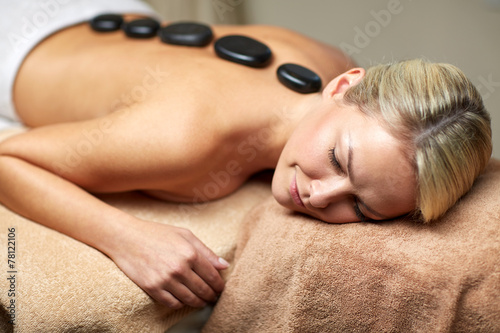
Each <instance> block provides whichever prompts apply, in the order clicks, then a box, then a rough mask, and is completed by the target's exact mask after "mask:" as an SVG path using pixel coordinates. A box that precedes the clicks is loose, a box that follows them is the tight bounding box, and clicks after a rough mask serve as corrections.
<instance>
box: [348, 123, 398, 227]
mask: <svg viewBox="0 0 500 333" xmlns="http://www.w3.org/2000/svg"><path fill="white" fill-rule="evenodd" d="M353 155H354V149H353V148H352V140H351V133H348V149H347V174H348V175H349V178H351V182H352V183H354V173H353V172H352V171H353V169H354V168H353V166H352V159H353ZM358 202H359V203H360V204H361V206H363V207H364V208H365V209H366V210H367V211H368V212H370V213H371V214H372V215H375V216H377V217H379V218H381V219H384V220H386V219H388V218H389V217H388V216H385V215H384V214H380V213H379V212H377V211H375V210H374V209H372V208H370V207H369V206H368V205H366V203H365V202H364V201H363V200H361V198H360V197H358Z"/></svg>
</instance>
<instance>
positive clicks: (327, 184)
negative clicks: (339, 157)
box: [309, 177, 352, 208]
mask: <svg viewBox="0 0 500 333" xmlns="http://www.w3.org/2000/svg"><path fill="white" fill-rule="evenodd" d="M309 193H310V195H309V203H310V204H311V206H313V207H315V208H326V207H327V206H328V205H330V204H332V203H336V202H339V201H341V200H345V199H346V198H347V197H348V196H349V195H350V194H351V193H352V189H351V185H350V182H349V179H347V178H344V177H333V178H330V179H324V180H321V179H315V180H312V181H311V183H310V189H309Z"/></svg>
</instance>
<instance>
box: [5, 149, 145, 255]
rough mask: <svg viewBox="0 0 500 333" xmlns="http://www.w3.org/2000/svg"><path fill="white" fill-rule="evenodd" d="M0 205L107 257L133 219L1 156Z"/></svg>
mask: <svg viewBox="0 0 500 333" xmlns="http://www.w3.org/2000/svg"><path fill="white" fill-rule="evenodd" d="M0 184H1V186H0V202H1V203H3V204H4V205H5V206H7V207H8V208H10V209H11V210H13V211H15V212H16V213H18V214H20V215H22V216H25V217H27V218H29V219H31V220H33V221H36V222H38V223H40V224H43V225H45V226H47V227H49V228H51V229H54V230H57V231H59V232H61V233H63V234H66V235H68V236H70V237H72V238H74V239H77V240H79V241H82V242H84V243H86V244H88V245H90V246H92V247H94V248H96V249H98V250H100V251H102V252H104V253H106V254H108V255H109V252H110V251H111V250H112V249H113V248H115V247H117V246H118V244H117V243H118V242H119V240H118V239H117V236H119V235H124V233H123V232H122V231H123V230H125V229H126V226H127V225H128V224H131V223H137V221H135V220H134V218H133V217H132V216H130V215H128V214H126V213H124V212H122V211H120V210H118V209H116V208H114V207H112V206H109V205H108V204H106V203H104V202H102V201H101V200H99V199H97V198H95V197H94V196H92V195H91V194H89V193H87V192H86V191H85V190H83V189H81V188H80V187H78V186H76V185H75V184H73V183H71V182H69V181H67V180H65V179H63V178H61V177H59V176H57V175H54V174H52V173H50V172H48V171H46V170H44V169H42V168H39V167H37V166H35V165H32V164H30V163H28V162H26V161H24V160H22V159H19V158H16V157H10V156H0Z"/></svg>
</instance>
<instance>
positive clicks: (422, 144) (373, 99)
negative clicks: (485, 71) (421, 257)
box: [344, 59, 492, 222]
mask: <svg viewBox="0 0 500 333" xmlns="http://www.w3.org/2000/svg"><path fill="white" fill-rule="evenodd" d="M344 101H345V102H346V103H348V104H354V105H357V106H358V107H359V109H360V110H361V111H362V112H364V113H365V114H367V115H369V116H373V117H375V118H377V119H380V120H382V122H381V123H382V124H383V125H384V126H386V128H387V129H388V131H389V133H391V134H392V135H393V136H394V137H396V138H398V139H401V141H402V142H403V145H404V147H405V149H406V152H405V153H406V154H407V156H408V158H409V160H410V162H411V163H412V165H413V166H414V168H415V174H416V177H417V184H418V188H417V193H416V196H417V208H416V211H415V213H417V214H419V215H420V217H421V218H422V219H423V221H424V222H429V221H431V220H434V219H437V218H438V217H440V216H442V215H443V214H444V213H445V212H446V211H447V210H448V209H449V208H450V207H451V206H453V205H454V204H455V203H456V202H457V200H458V199H460V197H462V196H463V195H464V194H465V193H466V192H467V191H468V190H469V189H470V188H471V187H472V184H473V183H474V180H475V179H476V178H477V177H478V175H479V174H480V173H481V172H482V171H483V169H484V168H485V166H486V164H487V163H488V161H489V159H490V157H491V152H492V143H491V124H490V117H489V114H488V112H487V111H486V109H485V108H484V105H483V102H482V99H481V96H480V94H479V92H478V91H477V89H476V88H475V87H474V86H473V84H472V83H471V82H470V81H469V80H468V79H467V77H466V76H465V75H464V74H463V73H462V71H460V70H459V69H458V68H456V67H455V66H453V65H449V64H437V63H430V62H427V61H424V60H421V59H417V60H408V61H402V62H398V63H392V64H387V65H378V66H375V67H372V68H370V69H368V70H367V71H366V75H365V77H364V78H363V79H362V80H361V82H360V83H359V84H357V85H356V86H354V87H351V88H349V90H348V91H346V93H345V95H344ZM396 163H397V162H396Z"/></svg>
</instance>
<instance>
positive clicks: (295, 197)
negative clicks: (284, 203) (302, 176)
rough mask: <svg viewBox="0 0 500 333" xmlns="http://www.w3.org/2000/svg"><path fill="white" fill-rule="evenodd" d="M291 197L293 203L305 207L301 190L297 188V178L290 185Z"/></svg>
mask: <svg viewBox="0 0 500 333" xmlns="http://www.w3.org/2000/svg"><path fill="white" fill-rule="evenodd" d="M290 195H291V197H292V200H293V202H294V203H295V204H296V205H297V206H300V207H305V206H304V203H303V202H302V199H301V198H300V194H299V190H298V188H297V176H296V175H295V177H293V180H292V182H291V183H290Z"/></svg>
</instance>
